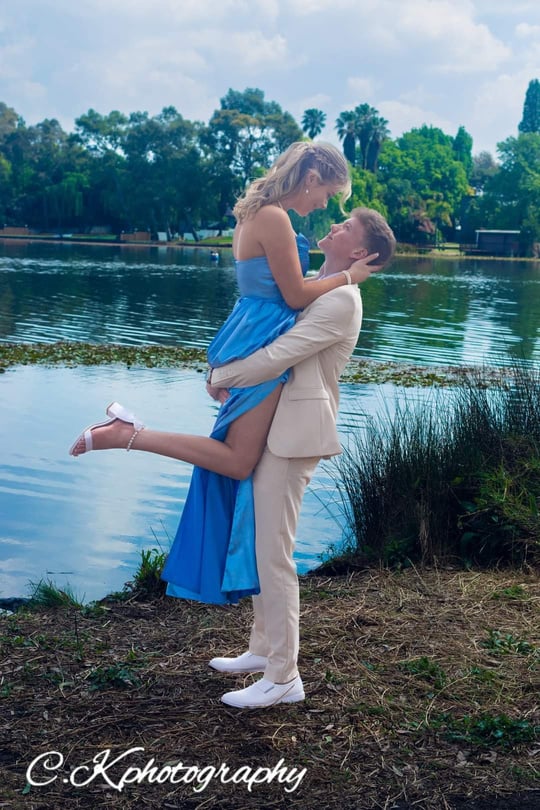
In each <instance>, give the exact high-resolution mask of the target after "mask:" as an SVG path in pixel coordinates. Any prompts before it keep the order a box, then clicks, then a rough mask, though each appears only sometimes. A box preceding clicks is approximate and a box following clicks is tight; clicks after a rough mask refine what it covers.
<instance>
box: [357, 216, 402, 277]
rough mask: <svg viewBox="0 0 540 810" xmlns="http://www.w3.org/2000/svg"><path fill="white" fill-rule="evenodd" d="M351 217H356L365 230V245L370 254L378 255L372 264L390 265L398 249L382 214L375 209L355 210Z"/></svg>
mask: <svg viewBox="0 0 540 810" xmlns="http://www.w3.org/2000/svg"><path fill="white" fill-rule="evenodd" d="M351 217H356V219H357V220H358V221H359V222H360V224H361V225H362V227H363V229H364V237H365V238H364V245H363V247H365V248H366V249H367V252H368V254H369V253H378V254H379V255H378V256H377V258H376V259H374V260H373V261H372V262H371V264H382V265H385V264H388V262H389V261H390V259H391V258H392V256H393V255H394V251H395V249H396V237H395V236H394V234H393V231H392V228H391V227H390V225H389V224H388V222H387V221H386V220H385V218H384V217H383V215H382V214H380V213H379V212H378V211H375V209H373V208H354V209H353V210H352V211H351Z"/></svg>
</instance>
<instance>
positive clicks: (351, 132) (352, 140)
mask: <svg viewBox="0 0 540 810" xmlns="http://www.w3.org/2000/svg"><path fill="white" fill-rule="evenodd" d="M336 130H337V134H338V138H339V140H340V141H343V154H344V155H345V157H346V158H347V160H348V161H349V163H350V164H351V165H352V166H355V165H356V115H355V113H354V112H353V111H352V110H344V112H341V113H340V114H339V116H338V118H337V119H336Z"/></svg>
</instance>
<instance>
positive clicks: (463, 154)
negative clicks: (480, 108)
mask: <svg viewBox="0 0 540 810" xmlns="http://www.w3.org/2000/svg"><path fill="white" fill-rule="evenodd" d="M472 146H473V139H472V136H471V135H469V133H468V132H467V130H466V129H465V127H460V128H459V129H458V131H457V133H456V137H455V138H454V141H453V149H454V155H455V156H456V159H457V160H459V162H460V163H462V164H463V168H464V169H465V173H466V175H467V177H470V176H471V174H472V170H473V157H472Z"/></svg>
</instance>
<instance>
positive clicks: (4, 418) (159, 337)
mask: <svg viewBox="0 0 540 810" xmlns="http://www.w3.org/2000/svg"><path fill="white" fill-rule="evenodd" d="M362 294H363V300H364V324H363V329H362V333H361V335H360V339H359V342H358V346H357V348H356V350H355V354H356V355H358V356H361V357H366V358H369V359H372V360H380V361H385V360H393V361H398V362H401V363H407V364H429V365H445V366H447V365H451V366H452V365H453V366H456V365H471V364H481V363H487V364H490V365H501V364H506V363H508V362H510V360H511V359H512V357H520V358H525V359H526V360H528V361H530V362H536V361H538V356H539V350H540V343H539V337H540V331H539V323H540V265H539V264H538V263H530V262H519V261H513V262H509V261H502V260H498V261H496V260H478V259H457V258H456V259H432V258H428V257H422V258H420V259H418V258H401V257H400V258H398V259H396V261H395V262H394V263H393V265H392V267H390V268H389V269H388V270H386V271H384V272H383V273H381V274H379V275H377V276H374V277H372V278H371V279H370V280H369V281H368V282H367V283H366V284H365V285H364V287H363V293H362ZM235 296H236V284H235V278H234V269H233V265H232V257H231V254H230V251H227V250H223V251H221V253H220V260H219V262H218V263H216V262H215V261H213V260H212V258H211V255H210V251H209V250H208V249H205V248H191V247H190V248H171V247H166V246H163V247H161V246H160V247H153V248H141V247H124V248H119V247H116V246H106V245H103V246H101V245H100V246H85V245H70V244H55V243H50V244H47V243H46V244H36V243H30V244H25V243H18V242H7V241H6V242H4V243H0V341H3V342H25V343H28V342H30V343H32V342H37V341H39V342H54V341H57V340H77V341H79V340H82V341H91V342H96V343H110V342H113V343H119V344H124V345H136V344H149V343H152V344H163V345H171V344H181V345H185V346H192V347H203V348H204V347H206V346H207V345H208V343H209V341H210V340H211V338H212V337H213V335H214V334H215V332H216V330H217V329H218V328H219V326H220V324H221V323H222V321H223V320H224V319H225V317H226V316H227V314H228V313H229V311H230V309H231V307H232V305H233V302H234V300H235ZM402 395H403V392H401V391H399V389H395V388H393V387H392V386H369V385H362V386H359V385H356V386H354V385H343V386H342V392H341V396H342V408H341V413H340V424H339V427H340V432H341V434H342V436H343V438H344V440H346V437H347V434H348V432H349V431H350V430H351V429H352V428H353V427H355V426H357V425H358V424H361V422H362V421H363V420H364V419H365V418H366V415H368V414H371V413H374V412H375V411H376V410H378V409H380V408H381V407H382V406H383V403H384V405H386V404H388V403H391V402H392V401H393V400H394V398H395V397H399V396H402ZM405 395H407V396H409V397H410V396H423V394H422V393H421V392H419V391H415V390H408V391H407V392H406V394H405ZM112 399H118V400H119V401H120V402H122V403H123V404H125V405H127V406H128V407H129V408H131V409H133V410H135V411H136V413H137V414H138V415H139V416H140V417H141V418H142V419H143V420H144V421H146V422H147V423H149V424H151V425H152V427H155V428H158V429H159V428H162V429H173V430H181V431H184V432H197V433H203V434H207V433H208V432H209V430H210V427H211V425H212V422H213V420H214V418H215V414H216V408H215V403H213V402H212V401H211V400H209V399H208V397H207V396H206V393H205V391H204V383H203V381H202V375H201V374H197V373H196V372H194V371H188V370H181V369H180V370H179V369H127V368H125V367H122V366H119V365H113V366H106V367H97V368H84V367H78V368H73V369H71V368H70V369H66V368H45V367H38V366H34V367H32V366H30V367H18V368H16V369H10V370H8V371H7V372H6V373H5V374H3V375H0V419H1V422H0V424H1V426H2V427H1V433H2V447H3V452H2V456H1V457H0V596H2V597H5V596H14V595H26V594H27V593H28V583H29V581H33V582H37V581H39V580H40V579H41V578H47V579H52V580H53V581H54V582H56V583H57V584H58V585H59V586H62V585H63V584H65V583H69V584H70V585H71V587H72V588H73V589H74V590H75V592H76V593H77V594H78V595H79V596H81V597H84V599H85V600H91V599H97V598H100V597H101V596H103V595H105V594H106V593H108V592H111V591H113V590H119V589H121V588H122V586H123V584H124V582H126V580H129V578H130V576H131V575H132V573H133V571H134V570H135V568H136V566H137V564H138V562H139V554H140V550H141V549H143V548H149V547H150V548H151V547H161V548H164V549H167V547H168V544H169V542H170V540H171V539H172V537H173V536H174V533H175V531H176V526H177V523H178V517H179V514H180V511H181V507H182V503H183V499H184V497H185V493H186V489H187V485H188V482H189V476H190V468H189V466H188V465H184V464H181V463H179V462H176V461H172V460H170V459H161V458H158V457H155V458H154V457H151V456H149V455H143V454H141V455H138V454H136V453H133V454H131V455H129V456H128V455H127V454H125V453H120V452H119V453H103V454H98V453H95V454H89V455H88V456H85V457H82V458H79V459H73V458H70V457H69V456H68V455H67V451H68V448H69V446H70V444H71V442H72V441H73V439H74V438H75V435H76V434H77V433H78V431H79V430H80V429H81V428H82V427H84V426H85V425H86V424H88V423H89V422H92V421H95V420H96V419H99V418H100V417H101V416H102V414H103V408H104V407H105V405H106V404H108V402H110V401H111V400H112ZM340 514H341V504H340V501H339V496H338V494H337V493H336V491H335V487H334V484H333V481H332V477H331V474H330V473H329V466H328V465H324V466H323V467H321V468H320V469H319V471H318V472H317V475H316V476H315V478H314V480H313V482H312V484H311V486H310V490H309V492H308V495H307V497H306V502H305V508H304V509H303V512H302V517H301V521H300V526H299V532H298V548H297V555H296V558H297V562H298V566H299V570H300V571H306V570H308V569H309V568H312V567H314V566H315V565H316V564H317V563H318V561H319V557H320V554H321V553H324V552H325V551H326V550H327V549H328V547H329V546H330V544H332V543H336V542H339V540H340V537H341V535H342V529H341V523H342V520H341V517H340Z"/></svg>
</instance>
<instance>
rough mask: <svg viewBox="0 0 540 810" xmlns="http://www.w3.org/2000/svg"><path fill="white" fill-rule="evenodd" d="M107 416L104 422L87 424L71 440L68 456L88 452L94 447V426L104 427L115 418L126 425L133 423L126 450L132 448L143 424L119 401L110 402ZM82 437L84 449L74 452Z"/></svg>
mask: <svg viewBox="0 0 540 810" xmlns="http://www.w3.org/2000/svg"><path fill="white" fill-rule="evenodd" d="M106 413H107V416H108V417H109V419H106V420H105V421H104V422H96V423H95V424H94V425H89V426H88V427H87V428H86V429H85V430H84V431H83V432H82V433H81V434H80V435H79V436H78V437H77V438H76V439H75V441H74V442H73V444H72V445H71V447H70V448H69V454H70V456H75V457H77V456H82V455H83V454H84V453H89V452H90V451H91V450H93V449H94V447H93V443H92V431H93V430H94V429H95V428H99V427H104V426H105V425H110V424H111V422H114V421H116V419H120V421H121V422H126V423H127V424H128V425H133V434H132V436H131V438H130V440H129V442H128V443H127V447H126V450H127V451H129V450H131V448H132V445H133V442H134V441H135V439H136V438H137V436H138V435H139V433H140V432H141V430H144V428H145V426H144V425H143V423H142V422H141V421H140V419H137V417H136V416H135V414H133V413H131V412H130V411H128V410H127V409H126V408H124V406H123V405H120V403H119V402H111V404H110V405H109V406H108V407H107V411H106ZM83 439H84V447H85V449H84V450H82V451H80V452H79V453H76V452H75V450H76V449H77V445H79V444H81V443H82V441H83Z"/></svg>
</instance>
